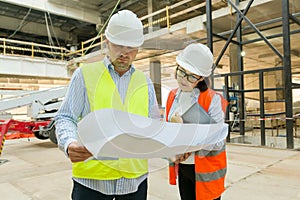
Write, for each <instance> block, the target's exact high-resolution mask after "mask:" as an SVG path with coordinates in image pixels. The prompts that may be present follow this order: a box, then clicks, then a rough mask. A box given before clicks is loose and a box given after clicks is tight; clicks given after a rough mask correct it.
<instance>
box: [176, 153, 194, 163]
mask: <svg viewBox="0 0 300 200" xmlns="http://www.w3.org/2000/svg"><path fill="white" fill-rule="evenodd" d="M191 154H192V152H187V153H184V154H179V155H176V160H175V164H179V163H181V162H183V161H185V160H186V159H188V157H190V155H191Z"/></svg>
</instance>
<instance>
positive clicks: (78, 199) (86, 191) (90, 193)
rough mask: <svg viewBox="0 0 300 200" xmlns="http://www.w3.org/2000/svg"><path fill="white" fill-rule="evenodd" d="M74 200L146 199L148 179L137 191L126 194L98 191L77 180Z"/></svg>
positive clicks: (73, 195) (73, 192)
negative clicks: (108, 193)
mask: <svg viewBox="0 0 300 200" xmlns="http://www.w3.org/2000/svg"><path fill="white" fill-rule="evenodd" d="M73 184H74V186H73V191H72V199H73V200H113V199H114V198H115V200H146V199H147V189H148V183H147V179H146V180H144V181H143V182H142V183H141V184H140V185H139V188H138V190H137V191H136V192H134V193H130V194H125V195H106V194H103V193H101V192H97V191H95V190H92V189H90V188H87V187H85V186H83V185H81V184H79V183H77V182H76V181H73Z"/></svg>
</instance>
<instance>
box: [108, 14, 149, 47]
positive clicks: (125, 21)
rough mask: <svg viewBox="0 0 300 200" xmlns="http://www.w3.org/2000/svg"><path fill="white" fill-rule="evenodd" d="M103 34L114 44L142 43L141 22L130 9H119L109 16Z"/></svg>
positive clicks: (131, 45)
mask: <svg viewBox="0 0 300 200" xmlns="http://www.w3.org/2000/svg"><path fill="white" fill-rule="evenodd" d="M105 36H106V38H107V39H108V41H110V42H111V43H113V44H116V45H122V46H127V47H140V46H142V44H143V43H144V34H143V24H142V22H141V20H140V19H139V18H138V17H137V16H136V14H134V13H133V12H131V11H130V10H121V11H119V12H117V13H116V14H114V15H113V16H112V17H111V18H110V20H109V22H108V25H107V27H106V30H105Z"/></svg>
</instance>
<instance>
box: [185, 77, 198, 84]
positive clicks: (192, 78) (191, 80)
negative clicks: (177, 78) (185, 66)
mask: <svg viewBox="0 0 300 200" xmlns="http://www.w3.org/2000/svg"><path fill="white" fill-rule="evenodd" d="M187 80H188V81H189V82H191V83H195V82H196V81H198V78H196V77H195V76H193V75H188V76H187Z"/></svg>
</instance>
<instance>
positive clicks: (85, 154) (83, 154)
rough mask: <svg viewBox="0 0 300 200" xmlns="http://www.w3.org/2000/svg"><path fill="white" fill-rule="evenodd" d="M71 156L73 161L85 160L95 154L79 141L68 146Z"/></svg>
mask: <svg viewBox="0 0 300 200" xmlns="http://www.w3.org/2000/svg"><path fill="white" fill-rule="evenodd" d="M68 154H69V158H70V160H71V161H72V162H80V161H84V160H86V159H88V158H90V157H91V156H93V155H92V154H91V153H90V152H89V151H88V150H87V149H86V148H85V147H84V146H82V145H81V144H79V143H78V142H71V143H70V144H69V146H68Z"/></svg>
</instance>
